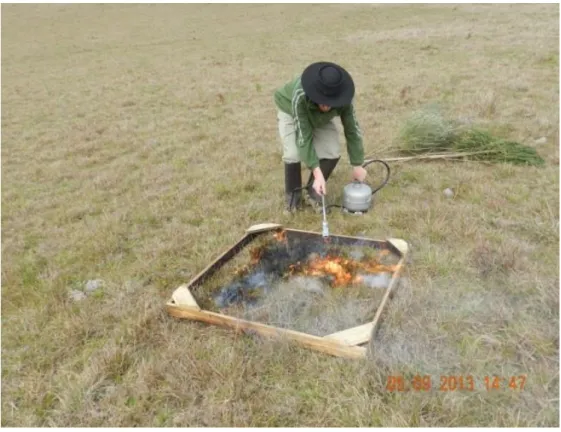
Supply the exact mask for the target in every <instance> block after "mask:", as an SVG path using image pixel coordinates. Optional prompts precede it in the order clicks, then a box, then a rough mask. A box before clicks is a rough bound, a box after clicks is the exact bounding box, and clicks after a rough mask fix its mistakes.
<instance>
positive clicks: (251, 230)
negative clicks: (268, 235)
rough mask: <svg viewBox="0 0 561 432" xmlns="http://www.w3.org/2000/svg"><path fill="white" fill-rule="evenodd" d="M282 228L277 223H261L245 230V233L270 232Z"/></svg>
mask: <svg viewBox="0 0 561 432" xmlns="http://www.w3.org/2000/svg"><path fill="white" fill-rule="evenodd" d="M277 228H282V225H281V224H278V223H262V224H257V225H252V226H250V227H249V228H248V229H246V230H245V232H246V233H255V232H261V231H271V230H273V229H277Z"/></svg>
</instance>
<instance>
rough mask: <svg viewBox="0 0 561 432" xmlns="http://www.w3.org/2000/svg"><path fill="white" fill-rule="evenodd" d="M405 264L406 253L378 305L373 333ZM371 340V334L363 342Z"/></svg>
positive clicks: (373, 321) (373, 322)
mask: <svg viewBox="0 0 561 432" xmlns="http://www.w3.org/2000/svg"><path fill="white" fill-rule="evenodd" d="M404 265H405V255H404V256H402V257H401V259H400V260H399V263H398V264H397V268H396V270H395V272H394V274H393V277H392V280H391V281H390V284H389V285H388V289H387V290H386V293H385V294H384V297H383V298H382V301H381V302H380V306H379V307H378V310H377V311H376V315H374V319H373V320H372V324H373V326H374V328H373V329H372V335H373V334H374V332H375V331H376V328H377V327H378V324H379V322H380V317H381V316H382V313H383V312H384V309H385V308H386V303H387V302H388V300H389V298H390V297H391V295H392V291H393V289H394V286H395V284H396V283H397V281H398V280H399V275H400V273H401V271H402V269H403V266H404ZM369 340H370V336H369V337H368V339H365V340H364V342H363V343H366V342H368V341H369Z"/></svg>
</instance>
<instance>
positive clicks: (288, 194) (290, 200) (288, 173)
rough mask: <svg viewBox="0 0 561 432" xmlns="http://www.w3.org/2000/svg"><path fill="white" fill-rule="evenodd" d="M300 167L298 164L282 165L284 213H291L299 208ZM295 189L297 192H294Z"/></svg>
mask: <svg viewBox="0 0 561 432" xmlns="http://www.w3.org/2000/svg"><path fill="white" fill-rule="evenodd" d="M301 169H302V167H301V164H300V162H296V163H285V164H284V193H285V200H286V205H285V210H284V212H285V213H293V212H295V211H296V210H298V209H299V208H300V207H301V201H302V171H301ZM296 189H297V190H296Z"/></svg>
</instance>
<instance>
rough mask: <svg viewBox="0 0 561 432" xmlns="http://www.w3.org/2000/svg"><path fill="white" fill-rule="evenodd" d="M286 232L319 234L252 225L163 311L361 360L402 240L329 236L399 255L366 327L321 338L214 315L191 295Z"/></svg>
mask: <svg viewBox="0 0 561 432" xmlns="http://www.w3.org/2000/svg"><path fill="white" fill-rule="evenodd" d="M280 230H282V231H286V232H287V233H290V232H293V233H296V234H303V235H307V236H312V237H317V236H320V237H321V234H319V233H314V232H310V231H301V230H295V229H289V228H284V227H283V226H282V225H281V224H276V223H265V224H258V225H253V226H251V227H250V228H248V229H247V230H246V233H245V235H244V236H243V237H242V238H241V239H240V240H239V241H238V242H237V243H236V244H235V245H234V246H233V247H231V248H230V249H228V250H227V251H226V252H224V253H223V254H222V255H220V256H219V257H218V258H217V259H216V260H214V261H213V262H212V263H211V264H209V265H208V266H207V267H206V268H205V269H204V270H202V271H201V272H200V273H199V274H198V275H197V276H195V277H194V278H193V279H192V280H191V281H190V282H189V283H187V284H184V285H181V286H179V287H178V288H176V289H175V291H174V292H173V294H172V295H171V298H170V299H169V300H168V301H167V303H166V309H167V312H168V314H169V315H170V316H172V317H175V318H179V319H189V320H193V321H200V322H205V323H207V324H213V325H217V326H221V327H227V328H230V329H232V330H234V331H235V332H241V333H252V334H258V335H260V336H264V337H272V338H281V337H284V338H286V339H288V340H289V341H290V342H292V343H295V344H297V345H300V346H303V347H305V348H308V349H312V350H315V351H319V352H322V353H326V354H330V355H333V356H337V357H346V358H352V359H361V358H365V357H366V356H367V348H366V347H365V346H362V345H364V344H367V343H368V342H369V341H370V340H371V338H372V337H373V336H374V333H375V332H376V330H377V328H378V326H379V323H380V320H381V316H382V313H383V312H384V310H385V309H386V307H387V304H388V301H389V299H390V298H391V297H392V296H393V293H394V290H395V287H396V285H397V282H398V280H399V276H400V274H401V272H402V270H403V268H404V266H405V259H406V257H407V254H408V252H409V247H408V244H407V242H405V241H404V240H402V239H397V238H389V239H387V240H385V241H384V240H372V239H365V238H360V237H348V236H331V237H332V238H335V239H338V240H343V241H352V242H356V241H363V242H365V244H369V245H373V246H374V247H376V248H380V249H388V250H390V251H391V252H392V253H394V254H395V255H397V256H399V261H398V263H397V266H396V270H395V271H394V273H393V275H392V278H391V280H390V283H389V285H388V287H387V288H386V291H385V293H384V296H383V298H382V301H381V302H380V305H379V306H378V309H377V311H376V314H375V316H374V318H373V320H372V321H370V322H367V323H365V324H362V325H359V326H356V327H352V328H349V329H347V330H342V331H339V332H336V333H332V334H329V335H326V336H323V337H320V336H315V335H311V334H308V333H303V332H299V331H294V330H289V329H285V328H280V327H274V326H270V325H267V324H262V323H259V322H256V321H247V320H244V319H240V318H236V317H233V316H229V315H224V314H221V313H217V312H212V311H208V310H203V309H201V308H200V307H199V305H198V304H197V301H196V300H195V298H194V297H193V295H192V294H191V288H194V287H196V286H198V285H200V284H201V283H203V282H204V280H206V279H207V278H208V277H210V276H211V275H212V274H214V273H215V272H216V271H217V270H219V269H220V268H221V267H222V266H223V265H224V264H225V263H226V262H228V261H229V260H230V259H231V258H233V257H234V256H235V255H236V254H238V253H239V252H240V251H241V250H242V249H243V248H244V247H245V246H247V245H248V244H249V243H251V242H252V241H253V240H254V239H255V238H257V237H259V236H260V235H262V234H264V233H266V232H270V231H280Z"/></svg>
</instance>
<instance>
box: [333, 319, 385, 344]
mask: <svg viewBox="0 0 561 432" xmlns="http://www.w3.org/2000/svg"><path fill="white" fill-rule="evenodd" d="M372 330H374V323H373V322H369V323H366V324H363V325H359V326H356V327H353V328H350V329H347V330H343V331H340V332H337V333H331V334H329V335H327V336H324V339H329V340H336V341H339V342H341V343H344V344H345V345H350V346H355V345H361V344H363V343H366V342H368V341H369V340H370V337H371V336H372Z"/></svg>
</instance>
